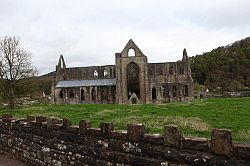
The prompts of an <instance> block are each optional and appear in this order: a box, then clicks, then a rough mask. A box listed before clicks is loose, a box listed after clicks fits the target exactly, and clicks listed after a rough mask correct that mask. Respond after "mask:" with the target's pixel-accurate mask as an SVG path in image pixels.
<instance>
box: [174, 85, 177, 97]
mask: <svg viewBox="0 0 250 166" xmlns="http://www.w3.org/2000/svg"><path fill="white" fill-rule="evenodd" d="M173 97H177V87H176V86H175V85H174V86H173Z"/></svg>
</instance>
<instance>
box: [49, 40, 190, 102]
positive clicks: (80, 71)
mask: <svg viewBox="0 0 250 166" xmlns="http://www.w3.org/2000/svg"><path fill="white" fill-rule="evenodd" d="M131 52H132V54H133V56H131ZM192 99H193V79H192V76H191V69H190V63H189V58H188V55H187V52H186V49H184V50H183V57H182V60H181V61H177V62H163V63H148V59H147V56H145V55H144V54H143V53H142V51H141V50H140V49H139V48H138V47H137V45H136V44H135V43H134V42H133V41H132V40H129V42H128V43H127V45H126V46H125V48H124V49H123V51H122V52H121V53H116V54H115V65H106V66H91V67H74V68H67V67H66V64H65V61H64V58H63V56H62V55H61V56H60V58H59V62H58V65H56V77H55V80H54V83H53V85H52V102H55V103H124V104H126V103H132V104H136V103H164V102H170V101H189V100H192Z"/></svg>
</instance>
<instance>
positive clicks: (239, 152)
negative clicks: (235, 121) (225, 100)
mask: <svg viewBox="0 0 250 166" xmlns="http://www.w3.org/2000/svg"><path fill="white" fill-rule="evenodd" d="M113 129H114V127H113V125H112V124H111V123H101V124H100V128H91V126H90V123H89V122H87V121H85V120H81V121H80V123H79V126H74V125H71V123H70V121H69V120H67V119H63V120H62V119H57V118H46V117H33V116H28V117H27V118H26V119H15V118H12V116H11V115H5V116H3V117H2V118H1V120H0V152H1V153H5V154H11V155H13V156H16V157H18V158H20V159H22V160H25V161H27V162H29V163H30V164H33V165H57V166H60V165H160V166H167V165H250V144H237V143H234V142H232V137H231V132H230V131H227V130H219V129H214V130H213V131H212V133H211V139H204V138H186V137H183V135H182V132H181V130H180V129H178V128H177V127H176V126H165V128H164V134H163V135H160V134H154V135H152V134H146V133H145V128H144V126H143V125H134V124H130V125H128V127H127V131H114V130H113Z"/></svg>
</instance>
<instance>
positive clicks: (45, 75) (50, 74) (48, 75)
mask: <svg viewBox="0 0 250 166" xmlns="http://www.w3.org/2000/svg"><path fill="white" fill-rule="evenodd" d="M55 75H56V71H52V72H49V73H47V74H44V75H41V76H40V77H54V76H55Z"/></svg>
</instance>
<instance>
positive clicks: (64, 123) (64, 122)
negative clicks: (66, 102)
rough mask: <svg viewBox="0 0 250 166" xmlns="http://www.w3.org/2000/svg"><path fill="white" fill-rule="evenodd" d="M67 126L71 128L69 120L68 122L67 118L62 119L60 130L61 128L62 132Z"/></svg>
mask: <svg viewBox="0 0 250 166" xmlns="http://www.w3.org/2000/svg"><path fill="white" fill-rule="evenodd" d="M69 126H71V122H70V120H68V119H67V118H64V119H63V124H62V128H63V129H64V130H66V129H67V128H68V127H69Z"/></svg>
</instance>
